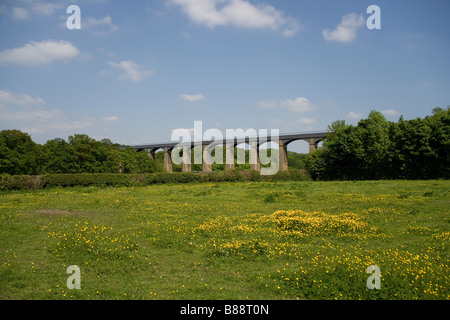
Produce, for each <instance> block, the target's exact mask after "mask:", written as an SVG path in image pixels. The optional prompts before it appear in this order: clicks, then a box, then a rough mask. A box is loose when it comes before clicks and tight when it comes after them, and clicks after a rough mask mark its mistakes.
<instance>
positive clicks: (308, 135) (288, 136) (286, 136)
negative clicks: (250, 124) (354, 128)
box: [132, 131, 328, 151]
mask: <svg viewBox="0 0 450 320" xmlns="http://www.w3.org/2000/svg"><path fill="white" fill-rule="evenodd" d="M327 134H328V132H327V131H313V132H296V133H283V134H280V135H279V136H278V140H280V141H282V142H283V143H284V145H287V144H289V143H291V142H292V141H296V140H310V139H317V140H319V141H320V140H323V139H325V138H326V136H327ZM271 139H272V137H271V136H270V135H268V136H245V137H234V138H232V139H227V138H224V139H216V140H208V141H205V140H203V141H186V142H174V141H171V142H165V143H162V142H160V143H149V144H143V145H135V146H132V148H133V149H134V150H136V151H140V150H157V149H164V148H169V149H172V148H174V147H175V146H180V147H182V146H190V147H194V146H201V145H210V146H214V145H225V144H233V145H234V146H236V145H238V144H241V143H250V142H253V141H256V142H257V143H258V144H259V143H265V142H268V141H271ZM277 143H278V141H277Z"/></svg>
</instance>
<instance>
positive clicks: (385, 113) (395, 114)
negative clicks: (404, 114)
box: [381, 109, 400, 117]
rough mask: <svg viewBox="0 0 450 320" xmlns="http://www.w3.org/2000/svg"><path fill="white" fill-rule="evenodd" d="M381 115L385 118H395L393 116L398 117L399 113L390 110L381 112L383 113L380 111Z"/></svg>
mask: <svg viewBox="0 0 450 320" xmlns="http://www.w3.org/2000/svg"><path fill="white" fill-rule="evenodd" d="M381 113H382V114H383V115H385V116H386V117H395V116H398V115H399V114H400V112H398V111H396V110H392V109H389V110H383V111H381Z"/></svg>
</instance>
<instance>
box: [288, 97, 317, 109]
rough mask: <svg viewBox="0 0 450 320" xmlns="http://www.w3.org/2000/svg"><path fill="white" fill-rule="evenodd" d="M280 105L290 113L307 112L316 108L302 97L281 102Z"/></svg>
mask: <svg viewBox="0 0 450 320" xmlns="http://www.w3.org/2000/svg"><path fill="white" fill-rule="evenodd" d="M280 105H281V106H282V107H286V108H288V109H289V111H291V112H308V111H313V110H315V109H316V106H315V105H313V104H312V103H311V101H309V100H308V99H306V98H304V97H299V98H296V99H295V100H290V99H288V100H284V101H281V103H280Z"/></svg>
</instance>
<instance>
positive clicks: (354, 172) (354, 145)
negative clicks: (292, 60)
mask: <svg viewBox="0 0 450 320" xmlns="http://www.w3.org/2000/svg"><path fill="white" fill-rule="evenodd" d="M328 131H329V134H328V137H327V139H326V140H325V141H324V142H323V144H322V146H321V147H320V148H319V149H318V150H316V151H315V152H313V153H312V154H309V155H306V154H298V153H295V152H288V162H289V168H290V169H306V170H307V171H308V172H309V174H310V175H311V177H312V178H313V179H316V180H361V179H367V180H368V179H430V178H449V176H450V107H447V109H446V110H444V109H442V108H435V109H433V112H432V115H430V116H426V117H425V118H423V119H421V118H417V119H412V120H404V119H403V117H400V119H399V120H398V121H397V122H391V121H387V120H386V118H385V117H384V116H383V115H382V114H381V113H379V112H377V111H372V112H371V113H370V114H369V116H368V117H367V119H362V120H360V121H359V122H358V124H357V125H350V124H346V123H345V121H343V120H338V121H335V122H333V123H332V124H331V125H330V126H329V128H328ZM222 151H223V152H224V150H222ZM216 152H217V151H216ZM218 152H220V150H219V151H218ZM235 154H237V151H236V152H235ZM246 158H247V161H246V164H236V169H237V170H246V169H247V170H248V169H249V164H248V151H246ZM163 161H164V160H163V153H162V152H158V153H156V160H155V161H153V160H151V159H150V158H149V157H148V154H147V152H146V151H142V152H135V151H134V150H133V149H132V148H131V147H127V146H121V145H119V144H114V143H112V142H111V141H110V140H109V139H103V140H101V141H96V140H95V139H92V138H90V137H89V136H87V135H85V134H75V135H73V136H70V137H69V138H68V140H67V141H66V140H64V139H61V138H56V139H53V140H49V141H47V142H46V143H45V144H44V145H40V144H37V143H35V142H33V140H32V139H31V137H30V136H29V135H28V134H27V133H24V132H21V131H19V130H3V131H1V132H0V174H3V175H4V174H6V175H42V174H55V173H153V172H162V171H163ZM173 169H174V171H181V165H174V166H173ZM223 169H224V165H223V164H213V170H223ZM192 170H193V171H201V170H202V165H201V164H193V165H192Z"/></svg>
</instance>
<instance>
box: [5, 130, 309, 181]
mask: <svg viewBox="0 0 450 320" xmlns="http://www.w3.org/2000/svg"><path fill="white" fill-rule="evenodd" d="M214 152H223V155H224V157H223V158H225V148H220V147H219V148H218V149H216V150H213V154H214ZM269 153H270V151H269ZM235 155H237V148H235ZM194 156H195V151H194V150H192V155H191V158H192V159H194ZM305 157H306V155H303V154H298V153H295V152H289V153H288V159H289V161H290V162H291V163H292V166H291V167H292V168H294V169H304V168H305ZM245 159H246V162H245V164H239V163H237V162H236V161H237V159H235V162H236V170H249V169H250V165H249V151H248V150H245ZM200 163H201V160H200ZM163 168H164V153H163V152H157V153H156V155H155V160H154V161H153V160H151V159H150V158H149V156H148V153H147V151H145V150H143V151H141V152H136V151H135V150H134V149H133V148H131V147H129V146H123V145H120V144H116V143H113V142H111V140H109V139H102V140H101V141H96V140H95V139H92V138H90V137H89V136H87V135H85V134H75V135H73V136H69V138H68V140H67V141H66V140H64V139H61V138H56V139H53V140H48V141H47V142H46V143H45V144H44V145H40V144H37V143H35V142H34V141H33V140H32V139H31V137H30V136H29V135H28V134H27V133H25V132H22V131H19V130H3V131H1V132H0V174H9V175H41V174H55V173H133V174H140V173H154V172H163V171H164V169H163ZM224 169H225V164H216V163H214V164H213V170H214V171H223V170H224ZM181 170H182V166H181V165H176V164H173V171H174V172H181ZM192 170H193V171H202V170H203V166H202V164H192Z"/></svg>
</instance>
